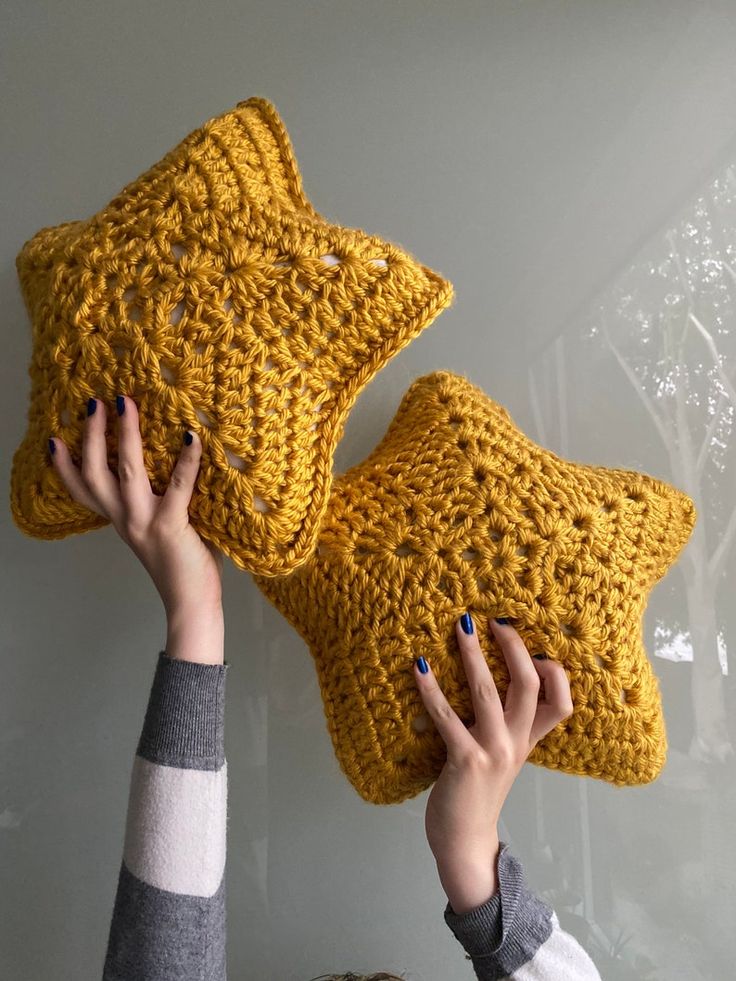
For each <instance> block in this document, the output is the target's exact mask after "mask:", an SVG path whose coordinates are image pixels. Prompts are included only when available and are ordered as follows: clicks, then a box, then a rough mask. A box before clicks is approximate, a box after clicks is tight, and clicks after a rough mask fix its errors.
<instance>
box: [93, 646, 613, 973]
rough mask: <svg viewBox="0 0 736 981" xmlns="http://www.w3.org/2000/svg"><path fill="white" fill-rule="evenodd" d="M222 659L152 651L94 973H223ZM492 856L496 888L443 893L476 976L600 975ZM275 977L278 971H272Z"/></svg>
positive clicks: (448, 918)
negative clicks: (465, 902) (459, 909)
mask: <svg viewBox="0 0 736 981" xmlns="http://www.w3.org/2000/svg"><path fill="white" fill-rule="evenodd" d="M226 671H227V664H224V665H210V664H194V663H191V662H188V661H177V660H174V659H172V658H169V657H167V656H166V653H165V651H160V652H159V655H158V661H157V664H156V670H155V674H154V679H153V684H152V687H151V692H150V697H149V701H148V707H147V710H146V714H145V720H144V723H143V731H142V732H141V736H140V740H139V742H138V748H137V752H136V755H135V758H134V764H133V775H132V778H131V792H130V797H129V802H128V821H127V824H126V842H125V849H124V854H123V861H122V863H121V867H120V874H119V877H118V885H117V893H116V896H115V903H114V908H113V914H112V921H111V924H110V935H109V940H108V948H107V956H106V960H105V965H104V969H103V981H225V979H226V961H225V940H226V930H225V922H226V921H225V831H226V828H225V825H226V807H227V762H226V760H225V749H224V717H225V713H224V709H225V675H226ZM126 857H127V858H128V860H129V862H130V863H131V864H132V865H133V866H134V869H131V868H129V867H128V865H127V864H126ZM497 868H498V882H499V892H498V893H497V894H496V895H495V896H492V897H491V898H490V899H489V900H488V901H487V902H486V903H484V904H483V905H482V906H479V907H477V908H476V909H474V910H471V911H470V912H469V913H465V914H463V915H458V914H456V913H455V912H454V911H453V909H452V907H451V906H450V904H449V903H448V904H447V907H446V909H445V914H444V915H445V922H446V923H447V925H448V926H449V927H450V929H451V930H452V932H453V934H454V935H455V937H456V938H457V940H458V941H459V942H460V943H461V944H462V946H463V947H464V948H465V951H466V952H467V957H468V959H469V960H471V961H472V964H473V968H474V970H475V972H476V975H477V977H478V978H479V979H480V981H501V979H506V978H517V979H519V981H522V979H523V981H531V979H535V981H542V979H548V981H595V979H597V981H600V975H599V974H598V972H597V970H596V968H595V965H594V964H593V962H592V961H591V960H590V958H589V957H588V955H587V954H586V953H585V951H584V950H583V948H582V947H581V946H580V945H579V944H578V943H577V941H576V940H575V939H574V938H573V937H571V936H570V935H569V934H567V933H565V932H564V931H563V930H562V929H561V928H560V925H559V921H558V919H557V916H556V914H555V913H554V911H553V910H552V909H551V908H550V907H549V906H548V905H547V904H546V903H544V902H543V901H542V900H541V899H540V897H539V896H537V895H535V894H534V893H533V892H532V891H530V890H529V888H528V886H527V884H526V879H525V876H524V871H523V868H522V866H521V863H520V862H519V861H518V859H516V858H515V857H514V856H513V855H512V854H511V852H510V851H509V847H508V844H507V843H506V842H500V849H499V856H498V865H497ZM218 883H219V885H218ZM166 884H168V886H169V887H171V888H167V887H166ZM379 960H380V954H379ZM407 961H408V962H410V961H411V949H410V947H407ZM348 968H349V966H347V965H337V966H336V965H325V968H324V969H325V971H327V970H329V971H331V972H335V971H336V970H339V971H342V972H343V973H345V972H346V971H347V970H348ZM376 970H377V971H378V970H380V964H377V965H376ZM305 977H306V975H305ZM238 981H251V979H250V978H249V977H243V978H242V979H240V978H239V979H238ZM253 981H269V979H265V978H258V979H255V978H254V979H253ZM273 981H281V978H280V976H279V975H278V973H277V974H276V975H275V977H274V978H273ZM443 981H444V979H443Z"/></svg>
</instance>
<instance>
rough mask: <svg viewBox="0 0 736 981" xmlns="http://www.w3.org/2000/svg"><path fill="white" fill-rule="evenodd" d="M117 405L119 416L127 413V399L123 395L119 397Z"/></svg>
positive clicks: (116, 401)
mask: <svg viewBox="0 0 736 981" xmlns="http://www.w3.org/2000/svg"><path fill="white" fill-rule="evenodd" d="M115 404H116V405H117V409H118V415H119V416H121V415H122V414H123V413H124V412H125V399H124V398H123V396H122V395H118V397H117V399H116V400H115Z"/></svg>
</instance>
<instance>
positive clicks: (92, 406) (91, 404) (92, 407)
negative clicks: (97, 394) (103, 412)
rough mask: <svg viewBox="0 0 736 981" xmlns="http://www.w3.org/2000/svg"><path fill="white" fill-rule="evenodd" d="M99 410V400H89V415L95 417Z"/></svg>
mask: <svg viewBox="0 0 736 981" xmlns="http://www.w3.org/2000/svg"><path fill="white" fill-rule="evenodd" d="M96 408H97V399H87V415H88V416H93V415H94V414H95V409H96Z"/></svg>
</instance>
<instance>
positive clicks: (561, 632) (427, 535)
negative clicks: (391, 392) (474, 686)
mask: <svg viewBox="0 0 736 981" xmlns="http://www.w3.org/2000/svg"><path fill="white" fill-rule="evenodd" d="M695 520H696V510H695V507H694V504H693V501H692V500H691V499H690V498H689V497H687V496H686V495H685V494H684V493H682V492H681V491H680V490H678V489H676V488H675V487H673V486H671V485H669V484H666V483H663V482H662V481H660V480H657V479H655V478H654V477H650V476H647V475H646V474H642V473H637V472H635V471H631V470H615V469H608V468H606V467H596V466H588V465H585V464H581V463H573V462H570V461H567V460H563V459H560V457H558V456H555V454H554V453H552V452H550V451H549V450H546V449H544V448H542V447H541V446H538V445H537V444H535V443H534V442H532V440H531V439H529V438H528V437H526V436H525V435H524V434H523V433H522V432H520V430H519V429H518V428H517V426H516V425H515V424H514V421H513V419H512V418H511V416H510V414H509V413H508V411H507V410H506V409H505V408H504V407H503V406H501V405H500V404H498V403H497V402H494V401H493V399H491V398H489V397H488V396H486V395H485V394H483V392H482V391H480V390H479V389H478V388H476V387H475V386H473V385H472V384H471V383H470V382H469V381H467V380H466V379H464V378H462V377H459V376H457V375H453V374H450V373H447V372H437V373H435V374H431V375H427V376H425V377H423V378H420V379H418V380H417V381H416V382H415V383H414V384H413V385H412V386H411V388H410V389H409V390H408V392H407V393H406V395H405V396H404V398H403V400H402V402H401V405H400V407H399V410H398V412H397V414H396V416H395V418H394V419H393V421H392V423H391V425H390V427H389V429H388V431H387V432H386V435H385V436H384V438H383V439H382V441H381V442H380V443H379V445H378V446H377V447H376V448H375V449H374V450H373V452H372V453H371V454H370V455H369V456H368V457H367V458H366V459H365V460H364V461H363V462H362V463H360V464H358V465H357V466H355V467H353V468H352V469H350V470H349V471H347V473H345V474H343V475H341V476H339V477H336V479H335V482H334V484H333V490H332V494H331V498H330V503H329V506H328V509H327V512H326V515H325V518H324V521H323V525H322V528H321V531H320V535H319V539H318V545H317V549H316V551H315V553H314V555H313V556H312V557H311V558H310V559H309V561H308V562H307V563H306V564H305V565H303V566H301V567H300V568H299V569H297V570H296V571H295V572H292V573H291V574H290V575H287V576H284V577H283V578H280V579H265V578H263V577H256V582H257V583H258V585H259V587H260V589H261V590H262V591H263V593H264V594H265V596H266V597H268V599H269V600H270V601H271V602H272V603H273V604H274V605H275V606H276V607H277V609H279V610H280V611H281V612H282V613H283V614H284V616H285V617H286V618H287V619H288V620H289V622H290V623H291V624H292V625H293V626H294V627H295V628H296V630H297V631H298V632H299V633H300V634H301V636H302V637H303V638H304V639H305V640H306V642H307V644H308V645H309V648H310V650H311V654H312V656H313V658H314V661H315V665H316V669H317V673H318V677H319V684H320V689H321V694H322V699H323V702H324V709H325V714H326V718H327V724H328V729H329V732H330V736H331V738H332V742H333V745H334V749H335V752H336V755H337V759H338V761H339V763H340V766H341V768H342V770H343V771H344V773H345V774H346V776H347V777H348V779H349V780H350V782H351V783H352V785H353V786H354V788H355V789H356V790H357V791H358V793H359V794H360V795H361V797H363V798H364V799H365V800H367V801H371V802H373V803H376V804H391V803H398V802H400V801H402V800H405V799H406V798H409V797H413V796H415V795H416V794H418V793H419V792H421V791H422V790H425V789H426V788H427V787H429V786H430V785H431V784H432V783H433V782H434V780H436V778H437V777H438V776H439V773H440V770H441V769H442V766H443V764H444V762H445V759H446V749H445V744H444V742H443V740H442V737H441V736H440V735H439V733H438V732H437V730H436V729H435V727H434V725H433V724H432V723H431V720H430V719H429V717H428V716H427V715H426V711H425V709H424V704H423V702H422V700H421V696H420V695H419V691H418V688H417V685H416V681H415V679H414V674H413V664H414V660H415V659H416V658H417V657H418V656H419V655H420V654H423V655H425V657H428V658H429V659H430V660H431V662H432V666H433V670H434V672H435V674H436V675H437V678H438V681H439V684H440V686H441V688H442V690H443V691H444V692H445V694H446V696H447V698H448V701H449V702H450V704H451V705H452V707H453V708H454V709H455V711H456V712H457V713H458V715H459V716H460V718H461V719H462V720H463V721H464V722H468V723H470V722H472V719H473V708H472V701H471V697H470V692H469V690H468V687H467V681H466V678H465V672H464V669H463V666H462V661H461V658H460V654H459V650H458V648H457V640H456V636H455V621H456V619H457V618H458V617H459V616H460V615H461V614H462V613H463V612H465V610H469V611H470V612H471V613H472V615H473V617H474V619H475V623H476V629H477V631H478V637H479V639H480V642H481V647H482V648H483V651H484V653H485V656H486V658H487V661H488V664H489V667H490V669H491V671H492V673H493V676H494V679H495V681H496V685H497V687H498V690H499V694H500V696H501V698H502V700H504V699H505V696H506V691H507V688H508V682H509V675H508V670H507V667H506V662H505V659H504V657H503V654H502V653H501V650H500V648H499V647H498V645H497V642H496V641H495V639H494V637H493V634H492V631H491V627H490V624H489V621H490V618H491V617H496V616H506V617H510V618H511V619H512V622H513V624H514V626H515V627H516V629H517V631H518V632H519V634H520V635H521V637H522V639H523V640H524V642H525V643H526V645H527V648H528V650H529V652H530V654H534V653H536V652H537V651H545V652H546V653H547V654H548V656H549V657H551V658H554V659H555V660H558V661H560V662H561V663H562V664H563V665H564V667H565V669H566V671H567V674H568V677H569V679H570V687H571V691H572V698H573V703H574V712H573V714H572V715H571V716H570V718H569V719H567V720H565V721H564V722H561V723H560V724H559V725H558V726H556V727H555V728H554V729H553V730H552V731H551V732H549V733H548V734H547V735H546V736H545V737H544V738H543V739H542V740H540V741H539V742H538V743H537V745H536V746H535V748H534V749H533V751H532V752H531V754H530V755H529V757H528V760H529V762H531V763H536V764H541V765H543V766H546V767H550V768H552V769H557V770H564V771H565V772H567V773H574V774H580V775H585V776H590V777H597V778H599V779H602V780H606V781H609V782H610V783H613V784H617V785H634V784H644V783H648V782H650V781H652V780H654V778H655V777H656V776H657V775H658V774H659V772H660V770H661V768H662V766H663V764H664V761H665V756H666V750H667V739H666V731H665V723H664V717H663V714H662V703H661V697H660V692H659V686H658V681H657V677H656V675H655V674H654V672H653V671H652V668H651V666H650V663H649V661H648V659H647V653H646V650H645V648H644V644H643V641H642V616H643V612H644V609H645V606H646V602H647V594H648V593H649V591H650V590H651V588H652V586H653V585H654V584H655V583H656V582H657V581H658V580H659V579H661V578H662V577H663V576H664V575H665V573H666V571H667V569H668V568H669V567H670V566H671V565H672V564H673V563H674V562H675V560H676V558H677V556H678V553H679V552H680V550H681V549H682V547H683V546H684V544H685V543H686V541H687V540H688V538H689V536H690V533H691V531H692V529H693V527H694V524H695Z"/></svg>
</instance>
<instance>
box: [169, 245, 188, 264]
mask: <svg viewBox="0 0 736 981" xmlns="http://www.w3.org/2000/svg"><path fill="white" fill-rule="evenodd" d="M171 254H172V255H173V257H174V258H175V259H176V261H177V262H178V261H179V259H183V258H184V256H185V255H186V254H187V250H186V249H185V248H184V246H183V245H182V244H181V243H180V242H174V244H173V245H172V246H171Z"/></svg>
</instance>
